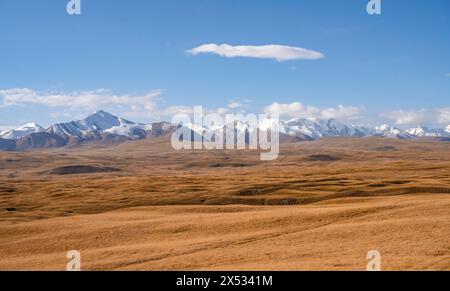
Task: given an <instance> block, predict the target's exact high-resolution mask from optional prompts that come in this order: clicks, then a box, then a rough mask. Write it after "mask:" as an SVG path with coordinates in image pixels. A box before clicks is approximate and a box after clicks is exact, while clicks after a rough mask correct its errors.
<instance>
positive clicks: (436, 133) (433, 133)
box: [406, 125, 447, 137]
mask: <svg viewBox="0 0 450 291" xmlns="http://www.w3.org/2000/svg"><path fill="white" fill-rule="evenodd" d="M406 132H407V133H409V134H410V135H413V136H416V137H441V136H445V135H446V134H447V133H446V132H445V131H444V130H442V129H434V128H429V127H426V126H423V125H418V126H417V127H415V128H411V129H408V130H407V131H406Z"/></svg>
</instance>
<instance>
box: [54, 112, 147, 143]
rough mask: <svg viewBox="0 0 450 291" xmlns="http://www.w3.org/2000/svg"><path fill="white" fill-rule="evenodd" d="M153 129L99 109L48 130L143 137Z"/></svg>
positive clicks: (75, 134)
mask: <svg viewBox="0 0 450 291" xmlns="http://www.w3.org/2000/svg"><path fill="white" fill-rule="evenodd" d="M151 130H152V126H151V125H145V124H139V123H134V122H131V121H128V120H126V119H123V118H120V117H117V116H114V115H112V114H109V113H107V112H104V111H97V112H94V113H92V114H90V115H89V116H88V117H86V118H85V119H82V120H78V121H72V122H68V123H59V124H55V125H53V126H51V127H50V128H49V129H48V130H47V132H48V133H51V134H56V135H59V136H69V137H76V138H84V137H86V136H88V135H90V134H92V132H101V133H109V134H114V135H120V136H126V137H130V138H143V137H145V136H146V131H151Z"/></svg>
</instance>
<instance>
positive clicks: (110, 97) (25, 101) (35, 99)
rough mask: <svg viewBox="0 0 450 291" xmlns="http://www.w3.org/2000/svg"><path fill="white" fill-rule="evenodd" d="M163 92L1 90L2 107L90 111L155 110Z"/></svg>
mask: <svg viewBox="0 0 450 291" xmlns="http://www.w3.org/2000/svg"><path fill="white" fill-rule="evenodd" d="M161 94H162V90H153V91H150V92H148V93H146V94H143V95H117V94H113V93H112V92H111V91H110V90H106V89H99V90H94V91H81V92H77V91H74V92H69V93H66V92H56V91H53V92H39V91H35V90H33V89H28V88H13V89H6V90H0V97H2V99H3V101H2V104H1V106H21V105H33V104H34V105H44V106H48V107H65V108H69V109H74V110H76V109H90V110H97V109H99V108H105V107H114V106H123V107H130V108H132V109H133V108H142V109H145V110H154V109H155V108H156V104H155V100H156V98H157V97H159V96H160V95H161Z"/></svg>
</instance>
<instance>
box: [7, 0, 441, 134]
mask: <svg viewBox="0 0 450 291" xmlns="http://www.w3.org/2000/svg"><path fill="white" fill-rule="evenodd" d="M67 2H68V0H67V1H63V0H40V1H25V0H0V39H1V41H0V126H9V125H20V124H22V123H26V122H30V121H36V122H38V123H40V124H42V125H44V126H48V125H50V124H52V123H54V122H62V121H68V120H72V119H76V118H81V117H83V116H84V115H86V114H88V113H89V112H91V111H93V110H96V109H97V110H99V109H104V110H107V111H111V113H114V114H117V115H123V116H125V117H128V118H129V119H131V120H134V121H139V122H149V121H155V120H159V119H170V118H168V116H170V114H172V113H173V112H175V111H176V110H178V109H179V110H187V107H186V106H193V105H203V106H204V107H207V108H209V109H210V110H211V111H214V110H218V109H219V110H222V111H223V112H225V111H226V110H229V111H236V110H242V111H244V110H245V111H247V112H250V111H251V112H255V113H260V112H264V111H266V112H267V111H270V112H273V110H275V111H277V113H281V114H282V115H284V116H285V117H286V118H293V117H311V118H314V117H318V118H320V117H336V118H341V119H351V120H358V122H361V123H381V122H390V123H396V124H398V125H399V126H403V125H405V126H406V125H408V124H414V123H419V122H420V123H425V124H430V125H437V124H440V125H444V124H450V110H449V107H450V75H449V74H450V53H449V52H450V33H449V27H450V1H448V0H426V1H425V0H423V1H419V0H410V1H407V0H382V15H369V14H368V13H367V12H366V5H367V3H368V2H369V0H346V1H332V0H295V1H294V0H292V1H288V0H246V1H242V0H178V1H175V0H161V1H159V0H158V1H156V0H129V1H108V0H81V3H82V14H81V15H73V16H71V15H68V14H67V13H66V7H65V6H66V4H67ZM205 44H217V45H221V44H228V45H230V46H256V47H259V46H264V45H283V46H289V47H291V48H304V49H308V50H310V51H313V52H317V53H321V54H323V56H324V57H323V58H319V59H315V60H306V59H301V58H300V59H296V60H287V61H279V60H276V59H265V58H253V57H236V58H229V57H223V56H220V55H217V54H214V53H208V54H197V55H192V54H189V53H187V51H188V50H191V49H193V48H197V47H199V46H202V45H205ZM128 101H129V102H128Z"/></svg>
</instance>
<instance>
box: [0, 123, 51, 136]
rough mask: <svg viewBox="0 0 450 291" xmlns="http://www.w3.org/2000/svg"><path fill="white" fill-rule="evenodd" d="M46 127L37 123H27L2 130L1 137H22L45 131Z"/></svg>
mask: <svg viewBox="0 0 450 291" xmlns="http://www.w3.org/2000/svg"><path fill="white" fill-rule="evenodd" d="M44 131H45V128H43V127H42V126H40V125H38V124H36V123H27V124H25V125H23V126H21V127H18V128H15V129H10V130H4V131H1V132H0V138H3V139H20V138H22V137H25V136H28V135H30V134H32V133H38V132H44Z"/></svg>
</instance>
